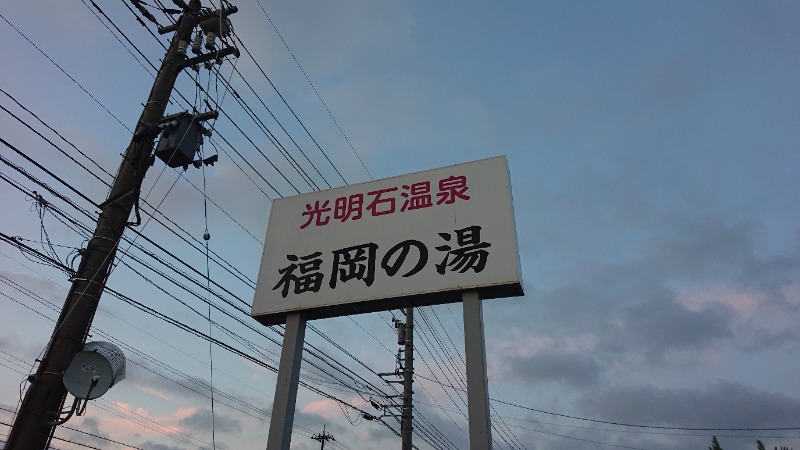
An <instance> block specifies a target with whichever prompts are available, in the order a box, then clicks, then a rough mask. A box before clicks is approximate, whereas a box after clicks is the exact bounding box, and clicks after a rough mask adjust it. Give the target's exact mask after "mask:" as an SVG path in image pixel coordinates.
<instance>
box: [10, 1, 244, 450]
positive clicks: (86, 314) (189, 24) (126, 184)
mask: <svg viewBox="0 0 800 450" xmlns="http://www.w3.org/2000/svg"><path fill="white" fill-rule="evenodd" d="M175 3H177V4H180V5H182V6H184V12H183V14H182V15H181V16H180V18H179V19H178V21H177V23H176V24H175V25H172V26H169V27H165V28H162V29H160V30H159V32H160V33H161V34H165V33H170V32H173V31H174V32H175V35H174V36H173V38H172V43H171V44H170V47H169V49H168V50H167V54H166V56H165V57H164V60H163V62H162V64H161V68H160V69H159V72H158V76H157V77H156V80H155V83H154V84H153V87H152V89H151V91H150V96H149V97H148V99H147V102H146V103H145V105H144V111H143V112H142V115H141V116H140V118H139V122H138V123H137V124H136V132H135V133H134V135H133V138H132V140H131V143H130V145H129V146H128V148H127V150H126V151H125V155H124V157H123V160H122V164H121V165H120V169H119V172H118V173H117V177H116V178H115V180H114V184H113V186H112V187H111V192H110V193H109V195H108V198H107V199H106V201H105V202H103V203H102V204H101V205H99V208H100V209H101V211H102V212H101V213H100V217H99V219H98V221H97V227H96V228H95V231H94V234H93V236H92V239H91V240H90V241H89V244H88V245H87V248H86V249H85V250H84V251H83V257H82V258H81V262H80V265H79V266H78V270H77V272H76V273H75V276H74V278H73V280H72V286H71V287H70V290H69V293H68V294H67V298H66V301H65V302H64V307H63V309H62V310H61V314H60V316H59V318H58V321H57V322H56V325H55V329H54V330H53V333H52V335H51V339H50V342H49V344H48V346H47V349H46V352H45V354H44V357H43V358H42V359H41V361H40V364H39V368H38V369H37V371H36V374H35V375H31V376H30V377H29V381H30V387H29V388H28V391H27V393H26V394H25V398H24V400H23V402H22V405H21V408H20V410H19V412H18V414H17V416H16V419H15V420H14V424H13V427H12V428H11V433H10V434H9V436H8V441H7V442H6V446H5V449H6V450H45V449H47V448H48V446H49V443H50V440H51V439H52V436H53V433H54V432H55V428H56V426H57V423H58V419H59V418H60V415H61V410H62V408H63V407H64V401H65V399H66V396H67V391H66V388H65V387H64V384H63V381H62V375H63V374H64V371H66V369H67V367H68V366H69V364H70V362H72V358H73V356H74V355H75V354H76V353H78V352H79V351H81V349H82V348H83V345H84V342H85V341H86V337H87V335H88V333H89V328H90V327H91V325H92V319H93V318H94V314H95V312H96V311H97V305H98V302H99V301H100V296H101V294H102V293H103V289H104V287H105V284H106V280H107V278H108V275H109V270H110V268H111V265H112V262H113V261H114V256H115V254H116V251H117V246H118V245H119V242H120V240H121V239H122V234H123V232H124V231H125V227H126V226H127V225H128V218H129V217H130V215H131V211H132V209H133V207H134V205H135V204H136V203H137V202H138V201H139V192H140V189H141V186H142V181H143V180H144V175H145V173H146V172H147V169H148V168H149V167H150V165H151V164H152V163H153V158H152V156H151V152H152V150H153V144H154V142H155V139H156V137H157V136H158V134H159V128H158V124H159V121H160V120H161V119H162V117H163V116H164V112H165V110H166V105H167V102H169V97H170V94H171V93H172V89H173V88H174V86H175V80H176V79H177V77H178V74H179V73H180V72H181V71H182V70H183V69H184V68H186V67H188V66H191V65H194V64H199V63H203V62H206V61H211V60H214V59H216V60H217V61H218V62H221V60H222V58H224V57H225V56H228V55H231V54H236V55H237V56H238V51H237V50H236V49H233V48H224V49H222V50H219V51H217V50H214V51H210V52H208V53H206V54H203V55H200V56H197V57H194V58H190V59H188V58H187V56H186V48H187V45H188V43H189V42H192V33H193V31H194V29H195V28H196V27H197V26H198V25H200V27H201V28H203V26H204V24H206V28H208V30H206V29H204V31H206V39H207V42H206V48H207V49H209V50H213V49H214V47H213V41H214V39H215V38H216V36H218V35H219V34H220V28H221V27H222V25H219V26H217V27H216V28H214V25H213V24H212V25H211V26H209V25H208V23H209V21H210V20H211V19H213V18H214V17H216V18H218V20H219V21H222V18H224V17H226V16H228V15H230V14H233V13H235V12H236V11H237V10H238V9H237V8H236V7H229V8H225V9H224V10H223V11H210V10H208V9H206V10H203V9H201V6H202V5H201V4H200V0H189V4H188V5H186V4H185V3H184V2H183V1H180V2H178V1H176V2H175ZM208 41H211V42H212V43H211V45H209V44H208ZM120 89H122V87H120Z"/></svg>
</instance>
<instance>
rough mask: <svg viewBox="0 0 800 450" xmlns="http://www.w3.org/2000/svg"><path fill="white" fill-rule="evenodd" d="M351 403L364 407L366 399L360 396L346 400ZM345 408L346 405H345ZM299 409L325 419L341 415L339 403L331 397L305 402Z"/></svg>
mask: <svg viewBox="0 0 800 450" xmlns="http://www.w3.org/2000/svg"><path fill="white" fill-rule="evenodd" d="M347 402H348V403H350V404H351V405H353V406H355V407H357V408H361V409H364V406H365V405H366V401H364V400H363V399H362V398H360V397H356V398H353V399H350V400H348V401H347ZM345 408H346V407H345ZM300 411H301V412H303V413H305V414H313V415H315V416H320V417H324V418H326V419H335V418H337V417H340V416H341V415H342V410H341V408H339V405H338V404H337V403H336V402H335V401H333V400H331V399H327V398H325V399H322V400H317V401H315V402H311V403H306V404H305V405H303V406H301V407H300Z"/></svg>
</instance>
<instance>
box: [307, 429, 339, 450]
mask: <svg viewBox="0 0 800 450" xmlns="http://www.w3.org/2000/svg"><path fill="white" fill-rule="evenodd" d="M311 439H313V440H315V441H319V442H320V444H321V445H320V447H319V448H320V450H324V449H325V441H336V439H334V438H333V436H331V435H330V434H328V433H326V432H325V425H323V426H322V434H319V433H317V434H315V435H313V436H311Z"/></svg>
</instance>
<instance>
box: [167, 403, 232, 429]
mask: <svg viewBox="0 0 800 450" xmlns="http://www.w3.org/2000/svg"><path fill="white" fill-rule="evenodd" d="M212 423H213V424H214V429H215V430H216V431H221V432H227V433H238V432H239V431H241V429H242V424H241V422H240V421H239V420H238V419H234V418H232V417H230V416H226V415H224V414H221V413H219V412H215V413H214V418H213V421H212V416H211V410H210V409H207V408H203V409H198V410H196V411H194V412H193V413H192V414H190V415H189V416H186V417H184V418H182V419H181V420H180V421H178V424H179V425H180V426H181V427H185V428H186V429H187V430H190V431H207V430H209V429H210V428H211V424H212Z"/></svg>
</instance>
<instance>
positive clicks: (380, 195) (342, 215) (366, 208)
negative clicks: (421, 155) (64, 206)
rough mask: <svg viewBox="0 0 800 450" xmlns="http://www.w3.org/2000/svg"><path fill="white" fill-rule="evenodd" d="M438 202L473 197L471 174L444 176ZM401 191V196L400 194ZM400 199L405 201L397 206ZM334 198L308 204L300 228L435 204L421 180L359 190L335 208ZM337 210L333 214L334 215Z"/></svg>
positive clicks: (437, 194) (451, 202)
mask: <svg viewBox="0 0 800 450" xmlns="http://www.w3.org/2000/svg"><path fill="white" fill-rule="evenodd" d="M436 186H437V187H438V191H437V192H436V197H437V200H436V203H435V205H443V204H444V205H450V204H453V203H455V202H456V200H461V201H466V200H469V199H470V196H469V195H467V190H468V189H469V186H468V185H467V177H466V176H464V175H458V176H456V175H452V176H449V177H447V178H443V179H441V180H439V181H438V183H437V184H436ZM398 191H399V197H398V196H397V194H398ZM398 201H401V202H402V204H401V206H400V208H399V209H398V208H397V203H398ZM330 203H331V202H330V200H324V201H321V200H316V201H315V202H314V204H313V205H312V204H310V203H306V210H305V211H303V212H302V213H301V215H302V216H303V217H305V219H304V223H303V224H301V225H300V229H304V228H306V227H308V226H310V225H313V226H315V227H321V226H325V225H327V224H328V223H329V222H330V219H331V217H333V219H334V220H338V221H340V222H346V221H348V220H359V219H361V218H362V217H363V216H364V215H365V214H366V213H368V214H369V215H370V216H372V217H377V216H384V215H390V214H394V213H396V212H400V213H403V212H406V211H412V210H415V209H422V208H430V207H433V206H435V205H434V202H433V194H432V192H431V182H430V181H420V182H417V183H412V184H404V185H402V186H401V187H400V188H399V189H398V187H396V186H395V187H389V188H385V189H378V190H375V191H369V192H367V193H365V194H364V193H358V194H353V195H349V196H344V197H338V198H336V199H335V200H334V201H333V208H331V206H330ZM331 210H333V214H331Z"/></svg>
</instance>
